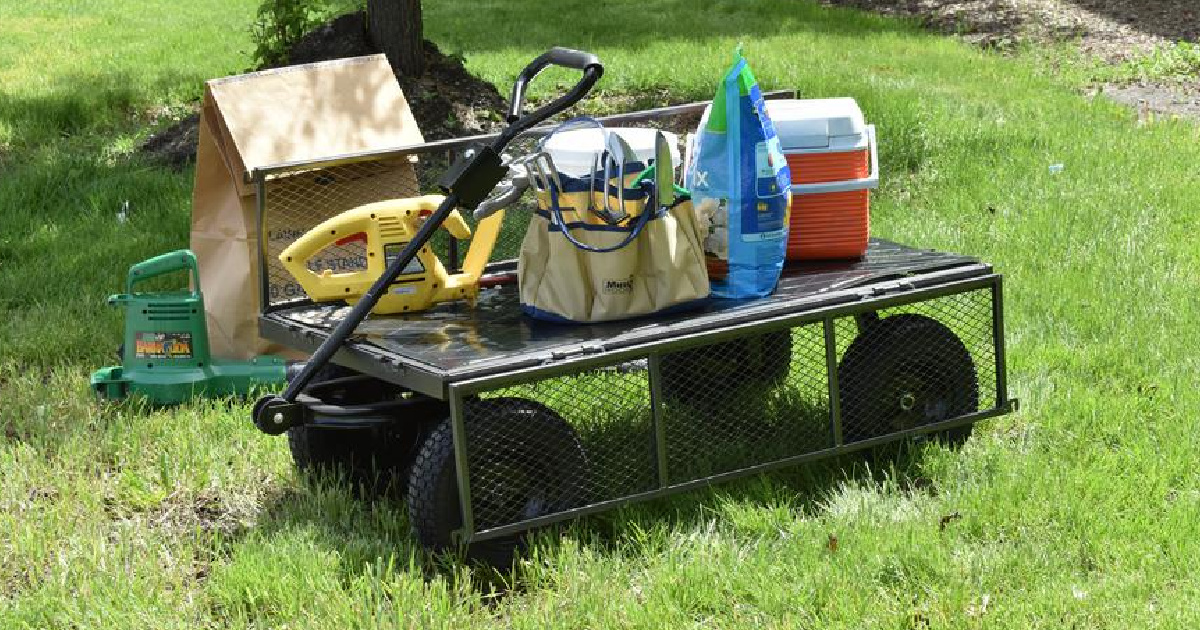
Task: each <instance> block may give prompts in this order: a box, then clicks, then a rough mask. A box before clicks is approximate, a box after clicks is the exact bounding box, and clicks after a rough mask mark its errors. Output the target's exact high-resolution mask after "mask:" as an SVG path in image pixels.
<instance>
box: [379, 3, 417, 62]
mask: <svg viewBox="0 0 1200 630" xmlns="http://www.w3.org/2000/svg"><path fill="white" fill-rule="evenodd" d="M367 31H368V32H369V33H370V34H371V41H372V42H374V43H375V46H376V47H377V48H378V49H379V50H380V52H382V53H383V54H385V55H387V59H388V63H390V64H392V70H393V71H395V72H396V73H397V74H403V75H405V76H408V77H419V76H421V75H422V74H423V73H424V72H425V53H424V51H423V50H422V46H421V42H422V34H421V0H367Z"/></svg>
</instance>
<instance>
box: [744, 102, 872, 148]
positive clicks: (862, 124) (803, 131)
mask: <svg viewBox="0 0 1200 630" xmlns="http://www.w3.org/2000/svg"><path fill="white" fill-rule="evenodd" d="M766 103H767V115H768V116H770V117H771V122H772V123H774V125H775V133H776V134H777V135H778V136H779V141H780V143H781V144H782V145H783V149H784V150H785V151H786V150H788V149H815V148H823V147H829V146H831V145H833V144H836V145H839V146H844V147H845V148H846V149H852V148H862V147H865V146H866V142H867V139H866V126H867V124H866V121H865V119H864V118H863V113H862V110H861V109H859V107H858V103H857V102H856V101H855V100H854V99H853V98H816V99H803V100H796V99H781V100H768V101H767V102H766ZM858 145H862V146H858Z"/></svg>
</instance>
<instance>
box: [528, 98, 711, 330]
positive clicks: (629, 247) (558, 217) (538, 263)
mask: <svg viewBox="0 0 1200 630" xmlns="http://www.w3.org/2000/svg"><path fill="white" fill-rule="evenodd" d="M579 124H590V125H595V126H596V130H597V133H604V134H605V138H606V139H605V143H606V145H607V146H609V147H610V148H609V149H607V150H606V151H605V152H604V153H603V154H601V155H599V156H598V159H597V165H600V164H601V163H603V165H604V166H603V168H597V169H593V172H592V173H591V175H588V176H584V177H570V176H566V175H564V174H562V173H559V172H557V171H556V170H555V169H554V167H553V159H552V157H550V156H548V155H547V154H546V153H541V154H539V155H538V156H537V158H535V159H534V160H531V161H529V162H527V167H528V168H529V169H530V171H531V172H530V179H531V181H533V182H534V183H535V184H536V194H537V201H538V208H537V210H536V211H535V213H534V216H533V218H532V220H531V221H530V224H529V227H528V229H527V230H526V232H525V240H524V241H523V242H522V244H521V254H520V259H519V263H518V281H519V283H520V295H521V306H522V308H523V309H524V311H525V313H526V314H528V315H530V316H531V317H534V318H536V319H541V320H548V321H558V322H602V321H611V320H618V319H626V318H631V317H639V316H643V315H650V314H654V313H663V312H668V311H674V310H684V309H687V308H694V307H696V306H698V305H700V304H701V303H703V301H704V300H705V299H706V298H707V297H708V292H709V286H708V273H707V271H706V269H705V265H704V250H703V248H702V244H701V239H700V233H699V230H698V229H697V223H696V218H695V213H694V211H693V208H692V201H691V198H690V197H689V196H687V194H686V191H683V190H682V189H676V187H675V185H674V183H673V179H674V178H673V174H674V169H673V166H672V162H671V156H670V152H669V148H668V147H667V143H666V140H665V139H663V138H662V136H661V134H659V138H658V140H659V141H658V146H657V147H656V159H655V160H654V162H655V164H653V165H651V166H649V167H648V168H646V167H645V166H644V165H643V164H641V163H640V162H633V161H629V160H628V158H630V157H631V152H630V151H628V148H627V147H624V148H622V147H621V144H623V141H621V140H620V137H619V136H618V135H617V134H613V133H609V132H606V131H604V130H603V128H600V127H599V123H596V122H595V121H585V122H583V123H580V122H578V121H572V122H570V123H567V124H566V125H564V127H560V129H559V130H556V132H555V133H557V132H558V131H563V130H565V128H566V127H567V126H574V127H578V125H579ZM548 138H549V137H547V138H546V139H543V142H542V146H545V142H546V140H547V139H548ZM660 165H661V166H662V167H663V168H658V167H659V166H660ZM677 193H678V194H677Z"/></svg>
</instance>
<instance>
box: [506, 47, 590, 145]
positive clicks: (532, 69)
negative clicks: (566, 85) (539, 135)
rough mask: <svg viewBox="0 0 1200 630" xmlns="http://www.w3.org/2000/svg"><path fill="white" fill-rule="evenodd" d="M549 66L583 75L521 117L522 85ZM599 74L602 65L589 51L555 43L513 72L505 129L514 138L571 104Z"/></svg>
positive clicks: (579, 97)
mask: <svg viewBox="0 0 1200 630" xmlns="http://www.w3.org/2000/svg"><path fill="white" fill-rule="evenodd" d="M552 65H554V66H562V67H564V68H574V69H576V70H580V71H582V72H583V77H581V78H580V79H579V82H578V83H576V84H575V86H574V87H572V88H571V89H570V91H568V92H567V93H566V94H564V95H562V96H560V97H558V98H557V99H555V100H554V101H553V102H551V103H550V104H548V105H543V106H542V107H539V108H538V109H536V110H534V111H533V112H531V113H529V114H527V115H525V116H521V108H522V107H524V106H525V88H526V87H527V86H528V85H529V82H530V81H532V80H533V78H534V77H536V76H537V75H538V74H539V73H541V71H542V70H545V69H546V68H547V67H548V66H552ZM603 75H604V64H602V63H600V58H599V57H597V56H596V55H593V54H592V53H589V52H584V51H582V50H572V49H570V48H560V47H558V46H555V47H554V48H551V49H550V50H548V51H546V52H544V53H542V54H541V55H540V56H538V58H537V59H534V60H533V61H531V62H530V63H529V65H528V66H525V69H524V70H522V71H521V74H519V75H517V80H516V82H515V83H513V91H512V99H511V101H510V104H509V109H508V118H507V122H508V124H509V125H510V127H509V129H511V130H512V133H511V135H512V136H513V137H515V136H516V135H517V134H519V133H521V132H522V131H525V130H526V129H529V128H530V127H533V126H534V125H537V124H538V123H540V122H542V121H543V120H546V119H547V118H550V117H551V116H553V115H555V114H557V113H559V112H561V111H563V110H564V109H566V108H568V107H570V106H571V105H574V104H575V103H576V102H578V101H579V99H581V98H583V97H584V96H586V95H587V93H588V92H589V91H590V90H591V89H592V86H593V85H595V84H596V81H599V80H600V77H601V76H603ZM506 131H508V130H506Z"/></svg>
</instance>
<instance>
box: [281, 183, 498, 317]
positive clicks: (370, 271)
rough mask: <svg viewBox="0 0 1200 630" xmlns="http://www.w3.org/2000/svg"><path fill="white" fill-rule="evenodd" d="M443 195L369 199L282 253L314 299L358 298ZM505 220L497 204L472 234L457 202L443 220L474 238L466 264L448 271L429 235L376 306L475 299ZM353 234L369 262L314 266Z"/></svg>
mask: <svg viewBox="0 0 1200 630" xmlns="http://www.w3.org/2000/svg"><path fill="white" fill-rule="evenodd" d="M444 200H445V197H443V196H442V195H425V196H424V197H413V198H409V199H392V200H388V201H380V202H376V203H369V204H366V205H363V206H359V207H357V208H354V209H352V210H347V211H346V212H343V213H341V214H339V215H337V216H335V217H330V218H329V219H327V220H326V221H325V222H323V223H321V224H320V225H318V226H316V227H314V228H313V229H311V230H309V231H308V233H306V234H305V235H304V236H301V237H300V238H299V239H297V240H296V242H294V243H292V244H291V245H289V246H288V248H287V249H285V250H283V252H282V253H280V254H279V261H280V262H281V263H283V266H284V267H285V268H286V269H287V270H288V271H289V272H291V274H292V275H293V276H294V277H295V278H296V281H297V282H299V283H300V286H302V287H304V291H305V292H306V293H307V294H308V297H309V298H311V299H312V300H313V301H315V302H328V301H333V300H345V301H346V302H348V303H350V304H355V303H357V302H358V301H359V300H360V299H361V298H362V297H363V295H364V294H365V293H366V292H367V290H368V289H370V288H371V285H372V284H374V283H375V281H376V280H378V279H379V277H380V276H381V275H383V271H384V269H386V268H387V266H388V265H389V264H390V263H391V262H392V261H393V260H394V259H395V258H396V257H397V256H398V255H399V254H400V252H402V251H403V250H404V248H405V246H406V245H408V244H409V242H411V241H412V240H413V238H414V237H415V236H416V234H417V231H418V230H419V229H420V227H421V225H422V224H423V223H424V222H425V221H426V220H428V218H429V217H430V215H431V214H432V213H433V211H435V210H437V209H438V206H439V205H441V204H442V202H443V201H444ZM503 221H504V211H503V210H502V209H501V210H497V211H495V213H494V214H491V215H490V216H488V217H487V218H485V219H483V220H482V221H480V222H479V224H478V226H477V227H476V228H475V234H474V235H473V236H472V234H471V228H470V226H468V225H467V222H466V221H464V220H463V217H462V215H461V214H459V212H458V210H451V211H450V213H449V214H448V215H447V216H446V220H445V222H444V223H443V224H442V225H441V227H442V228H444V229H445V230H446V231H447V232H449V233H450V235H451V236H453V237H454V238H456V239H460V240H461V239H468V238H469V239H471V247H470V249H469V250H468V251H467V255H466V258H465V259H464V260H463V265H462V271H461V272H459V273H455V274H451V273H447V271H446V267H445V266H444V265H443V264H442V261H441V260H439V259H438V257H437V254H436V253H434V251H433V248H432V247H431V246H430V245H429V244H428V243H426V244H425V245H422V246H421V249H420V250H418V251H417V254H416V256H415V257H414V258H413V259H412V260H411V261H409V263H408V264H406V265H405V266H404V269H403V270H401V271H400V274H399V275H397V276H396V277H395V279H394V280H393V281H392V283H391V284H390V285H389V286H388V288H387V291H386V293H384V294H383V295H382V296H380V298H379V301H378V302H377V303H376V304H375V307H374V308H373V309H371V312H372V313H377V314H380V315H391V314H396V313H414V312H418V311H423V310H425V309H428V308H429V307H431V306H433V305H434V304H437V303H440V302H446V301H450V300H468V301H470V302H473V301H474V300H475V297H476V296H477V295H478V294H479V277H480V276H481V275H482V274H483V269H484V267H485V266H486V265H487V262H488V258H489V257H490V256H491V254H492V248H493V247H494V246H495V245H496V237H497V236H498V235H499V234H500V225H501V223H502V222H503ZM353 241H365V242H366V253H365V256H366V261H367V266H366V268H365V269H361V270H357V271H350V272H341V273H335V272H334V271H333V270H331V269H323V270H320V271H315V270H313V268H312V266H311V261H313V260H314V259H317V258H318V257H319V256H321V254H322V252H323V251H324V250H326V249H328V248H330V247H340V246H343V245H345V244H347V243H350V242H353Z"/></svg>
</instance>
